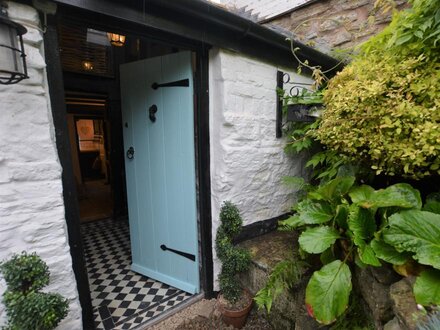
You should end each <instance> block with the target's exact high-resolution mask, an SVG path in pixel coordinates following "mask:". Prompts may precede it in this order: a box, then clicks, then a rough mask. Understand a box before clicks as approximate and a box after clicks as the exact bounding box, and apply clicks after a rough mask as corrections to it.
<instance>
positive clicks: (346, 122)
mask: <svg viewBox="0 0 440 330" xmlns="http://www.w3.org/2000/svg"><path fill="white" fill-rule="evenodd" d="M411 4H412V8H411V9H408V10H405V11H402V12H399V13H396V14H395V15H394V18H393V21H392V23H391V24H390V26H388V27H387V28H386V29H385V30H384V31H383V32H381V33H379V34H378V35H377V36H375V37H373V38H371V39H370V40H369V41H368V42H367V43H366V44H365V45H364V46H363V48H362V50H361V52H360V53H359V54H358V55H357V56H356V57H355V58H354V60H353V61H352V62H351V63H350V64H349V65H348V66H346V67H345V68H344V69H343V70H342V71H341V72H340V73H338V74H337V76H336V77H334V78H332V79H331V80H330V81H329V83H328V86H327V89H326V91H325V92H324V103H325V111H324V112H323V116H322V120H321V124H320V127H319V128H318V129H317V130H315V131H314V134H315V135H314V136H315V137H316V138H317V139H318V140H319V141H320V142H321V143H323V144H324V145H326V146H327V147H328V148H329V149H331V150H333V151H334V152H336V153H338V154H340V155H341V156H342V159H344V158H345V160H344V161H347V162H353V163H356V164H358V163H360V164H364V165H365V166H367V167H370V168H371V169H373V170H375V171H376V173H378V174H379V173H383V174H386V175H389V176H394V175H398V176H404V177H410V178H415V179H420V178H423V177H426V176H429V175H438V174H440V99H439V97H438V95H440V2H438V1H437V0H413V1H411Z"/></svg>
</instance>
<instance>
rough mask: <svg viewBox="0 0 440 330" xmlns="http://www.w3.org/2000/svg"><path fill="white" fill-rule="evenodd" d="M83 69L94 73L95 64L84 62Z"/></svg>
mask: <svg viewBox="0 0 440 330" xmlns="http://www.w3.org/2000/svg"><path fill="white" fill-rule="evenodd" d="M82 67H83V69H84V70H85V71H93V63H92V62H90V61H82Z"/></svg>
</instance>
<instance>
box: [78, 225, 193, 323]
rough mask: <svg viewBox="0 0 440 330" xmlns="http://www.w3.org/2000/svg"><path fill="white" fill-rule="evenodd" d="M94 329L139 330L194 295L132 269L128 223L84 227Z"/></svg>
mask: <svg viewBox="0 0 440 330" xmlns="http://www.w3.org/2000/svg"><path fill="white" fill-rule="evenodd" d="M81 233H82V238H83V242H84V250H85V257H86V265H87V272H88V278H89V284H90V294H91V298H92V305H93V314H94V319H95V320H94V321H95V327H96V329H97V330H111V329H138V328H139V326H141V325H142V326H144V324H147V323H148V322H149V321H150V320H153V319H156V318H157V317H159V316H162V314H163V313H165V312H167V311H169V310H171V309H174V307H177V306H180V304H181V303H182V302H186V301H187V300H189V299H190V298H192V297H193V295H191V294H189V293H186V292H184V291H182V290H179V289H177V288H174V287H171V286H169V285H167V284H164V283H161V282H158V281H156V280H153V279H151V278H148V277H145V276H142V275H140V274H137V273H135V272H133V271H131V269H130V265H131V252H130V234H129V227H128V221H124V220H114V219H104V220H99V221H94V222H89V223H83V224H81Z"/></svg>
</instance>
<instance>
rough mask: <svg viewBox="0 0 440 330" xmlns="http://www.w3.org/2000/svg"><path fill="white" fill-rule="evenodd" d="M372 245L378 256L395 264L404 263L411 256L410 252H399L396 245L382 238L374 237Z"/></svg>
mask: <svg viewBox="0 0 440 330" xmlns="http://www.w3.org/2000/svg"><path fill="white" fill-rule="evenodd" d="M370 245H371V248H372V249H373V250H374V253H375V254H376V257H378V258H380V259H382V260H384V261H386V262H389V263H390V264H393V265H403V264H404V263H405V262H406V261H407V260H408V259H409V258H410V257H411V255H410V254H409V253H401V252H398V251H397V250H396V249H395V248H394V247H392V246H391V245H389V244H387V243H385V242H384V241H382V240H378V239H373V240H372V241H371V243H370Z"/></svg>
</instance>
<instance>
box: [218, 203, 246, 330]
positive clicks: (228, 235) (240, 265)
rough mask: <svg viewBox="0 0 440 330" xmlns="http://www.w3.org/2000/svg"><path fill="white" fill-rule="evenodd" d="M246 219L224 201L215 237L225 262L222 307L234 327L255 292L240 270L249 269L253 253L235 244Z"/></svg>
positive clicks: (243, 318)
mask: <svg viewBox="0 0 440 330" xmlns="http://www.w3.org/2000/svg"><path fill="white" fill-rule="evenodd" d="M242 224H243V220H242V218H241V216H240V212H239V211H238V209H237V207H236V206H235V205H234V204H232V203H231V202H228V201H226V202H224V203H223V205H222V207H221V210H220V226H219V228H218V230H217V237H216V240H215V243H216V251H217V256H218V257H219V259H220V260H221V262H222V268H221V272H220V275H219V284H220V294H219V297H218V302H219V309H220V312H221V313H222V318H223V321H224V322H225V323H226V324H228V325H232V326H234V327H235V328H238V329H240V328H242V327H243V326H244V324H245V323H246V319H247V316H248V314H249V312H250V310H251V308H252V302H253V299H252V296H251V294H250V293H249V291H248V290H246V289H243V288H242V286H241V283H240V281H239V279H238V274H239V273H242V272H244V271H246V270H248V269H249V266H250V260H251V259H250V254H249V252H248V251H247V250H245V249H242V248H238V247H236V246H234V245H233V238H234V237H235V236H236V235H237V234H239V233H240V231H241V226H242Z"/></svg>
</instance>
